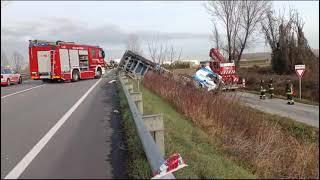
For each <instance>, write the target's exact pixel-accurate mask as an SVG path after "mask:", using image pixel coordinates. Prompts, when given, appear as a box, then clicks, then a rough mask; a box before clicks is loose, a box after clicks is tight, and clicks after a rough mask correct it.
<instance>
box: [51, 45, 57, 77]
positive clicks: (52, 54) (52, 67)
mask: <svg viewBox="0 0 320 180" xmlns="http://www.w3.org/2000/svg"><path fill="white" fill-rule="evenodd" d="M50 61H51V77H52V76H54V75H55V74H54V67H55V62H56V61H55V50H50Z"/></svg>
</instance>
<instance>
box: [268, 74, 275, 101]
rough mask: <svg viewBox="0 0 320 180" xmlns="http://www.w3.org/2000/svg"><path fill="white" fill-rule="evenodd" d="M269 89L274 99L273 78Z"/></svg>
mask: <svg viewBox="0 0 320 180" xmlns="http://www.w3.org/2000/svg"><path fill="white" fill-rule="evenodd" d="M268 88H269V94H270V99H272V98H273V96H274V87H273V79H272V78H271V79H270V81H269V83H268Z"/></svg>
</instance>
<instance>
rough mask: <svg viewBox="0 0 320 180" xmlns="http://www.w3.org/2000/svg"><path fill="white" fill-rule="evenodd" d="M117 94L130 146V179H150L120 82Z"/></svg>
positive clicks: (127, 141) (148, 168)
mask: <svg viewBox="0 0 320 180" xmlns="http://www.w3.org/2000/svg"><path fill="white" fill-rule="evenodd" d="M117 92H118V95H119V97H120V107H121V109H120V113H121V116H122V119H123V124H122V126H123V129H124V132H125V139H126V143H127V146H128V161H127V163H128V169H127V171H128V176H129V178H130V179H150V177H151V169H150V167H149V164H148V161H147V158H146V156H145V154H144V151H143V147H142V144H141V142H140V139H139V136H138V133H137V132H136V127H135V124H134V120H133V118H132V114H131V111H130V108H129V105H128V102H127V99H126V97H125V94H124V92H123V89H122V87H121V84H120V82H119V81H118V82H117Z"/></svg>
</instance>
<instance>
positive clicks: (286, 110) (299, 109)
mask: <svg viewBox="0 0 320 180" xmlns="http://www.w3.org/2000/svg"><path fill="white" fill-rule="evenodd" d="M237 94H238V95H239V96H240V99H241V101H242V102H243V103H245V104H246V105H249V106H250V107H253V108H256V109H259V110H262V111H265V112H268V113H271V114H277V115H280V116H283V117H288V118H291V119H293V120H296V121H299V122H302V123H305V124H308V125H311V126H314V127H318V128H319V106H313V105H308V104H302V103H297V102H295V104H294V105H288V104H287V100H284V99H277V98H274V99H268V98H266V99H265V100H261V99H259V95H256V94H251V93H245V92H237Z"/></svg>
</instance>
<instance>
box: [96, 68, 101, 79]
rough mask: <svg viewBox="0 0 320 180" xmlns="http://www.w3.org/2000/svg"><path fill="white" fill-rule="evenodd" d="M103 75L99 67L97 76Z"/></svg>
mask: <svg viewBox="0 0 320 180" xmlns="http://www.w3.org/2000/svg"><path fill="white" fill-rule="evenodd" d="M101 75H102V71H101V68H98V70H97V75H96V78H97V79H99V78H100V77H101Z"/></svg>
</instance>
